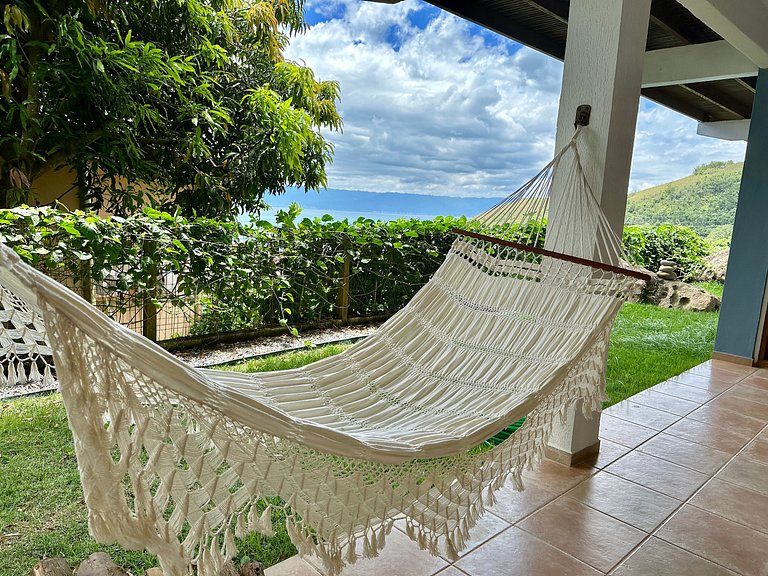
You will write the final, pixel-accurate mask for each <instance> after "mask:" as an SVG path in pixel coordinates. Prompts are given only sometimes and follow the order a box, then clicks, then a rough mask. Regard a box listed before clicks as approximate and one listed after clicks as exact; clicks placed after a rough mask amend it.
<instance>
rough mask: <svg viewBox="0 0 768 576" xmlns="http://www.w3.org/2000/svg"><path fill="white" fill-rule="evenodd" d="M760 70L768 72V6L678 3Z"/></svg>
mask: <svg viewBox="0 0 768 576" xmlns="http://www.w3.org/2000/svg"><path fill="white" fill-rule="evenodd" d="M678 1H679V2H680V4H682V5H683V6H684V7H685V8H687V9H688V10H689V11H690V12H691V13H692V14H693V15H694V16H696V18H698V19H699V20H701V21H702V22H703V23H704V24H706V25H707V26H709V27H710V28H711V29H712V30H714V31H715V32H716V33H718V34H719V35H720V36H722V37H723V38H724V39H725V40H727V41H728V42H729V43H730V44H731V45H732V46H734V47H735V48H736V49H737V50H739V51H740V52H742V53H743V54H744V55H745V56H746V57H747V58H749V59H750V60H752V62H754V63H755V64H756V65H757V66H758V67H759V68H768V35H767V34H766V33H765V31H766V30H768V6H767V5H766V3H765V2H761V1H759V0H750V1H747V0H739V1H738V2H735V1H734V0H678Z"/></svg>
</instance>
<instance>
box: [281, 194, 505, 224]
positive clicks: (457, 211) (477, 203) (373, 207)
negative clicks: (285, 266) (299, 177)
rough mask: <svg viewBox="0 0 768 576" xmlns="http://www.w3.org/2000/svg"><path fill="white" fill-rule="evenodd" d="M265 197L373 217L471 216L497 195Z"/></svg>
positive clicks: (309, 209) (308, 209)
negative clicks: (489, 196)
mask: <svg viewBox="0 0 768 576" xmlns="http://www.w3.org/2000/svg"><path fill="white" fill-rule="evenodd" d="M266 200H267V202H268V203H269V204H270V206H272V208H273V210H274V209H279V208H283V209H284V208H286V207H288V206H289V205H290V204H291V202H296V203H298V204H300V205H301V206H302V208H303V209H304V212H305V213H307V215H310V216H315V215H318V214H325V213H327V214H331V215H332V216H334V217H336V218H356V217H357V216H363V217H366V218H373V219H392V218H397V217H406V218H410V217H412V218H422V219H430V218H434V217H435V216H474V215H476V214H479V213H481V212H484V211H485V210H487V209H488V208H491V207H493V206H495V205H496V204H497V203H498V202H499V201H500V200H501V198H467V197H455V196H431V195H428V194H400V193H394V192H381V193H380V192H360V191H355V190H336V189H328V190H323V191H321V192H313V191H310V192H304V191H303V190H297V189H289V190H288V191H287V192H286V193H285V194H283V195H282V196H270V197H268V198H266ZM382 216H384V218H382Z"/></svg>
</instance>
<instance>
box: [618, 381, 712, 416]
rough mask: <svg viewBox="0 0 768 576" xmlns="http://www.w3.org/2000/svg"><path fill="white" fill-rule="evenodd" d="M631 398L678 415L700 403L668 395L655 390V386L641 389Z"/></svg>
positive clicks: (691, 409) (694, 408) (691, 410)
mask: <svg viewBox="0 0 768 576" xmlns="http://www.w3.org/2000/svg"><path fill="white" fill-rule="evenodd" d="M632 400H634V401H635V402H638V403H639V404H645V405H646V406H650V407H651V408H656V409H658V410H664V411H665V412H671V413H672V414H677V415H678V416H685V415H686V414H688V413H689V412H693V411H694V410H696V408H698V407H699V406H700V405H701V404H699V403H698V402H691V401H690V400H684V399H683V398H678V397H677V396H670V395H669V394H664V393H662V392H659V391H658V390H656V387H653V388H649V389H648V390H643V391H642V392H640V393H639V394H635V395H634V396H632Z"/></svg>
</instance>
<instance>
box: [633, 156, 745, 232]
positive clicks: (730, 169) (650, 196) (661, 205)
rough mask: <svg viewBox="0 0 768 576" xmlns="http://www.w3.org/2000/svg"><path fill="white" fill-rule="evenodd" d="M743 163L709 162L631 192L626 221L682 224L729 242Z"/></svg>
mask: <svg viewBox="0 0 768 576" xmlns="http://www.w3.org/2000/svg"><path fill="white" fill-rule="evenodd" d="M743 167H744V164H743V163H734V162H710V163H709V164H704V165H702V166H699V167H698V168H696V170H694V172H693V174H691V175H690V176H686V177H685V178H681V179H680V180H675V181H674V182H669V183H667V184H662V185H660V186H654V187H653V188H648V189H647V190H642V191H640V192H636V193H634V194H630V196H629V199H628V201H627V218H626V223H627V224H649V225H659V224H681V225H684V226H689V227H690V228H692V229H693V230H694V231H696V232H697V233H698V234H699V235H700V236H703V237H707V238H708V239H709V240H710V241H711V242H717V241H719V240H726V239H727V242H728V243H729V242H730V237H731V230H732V228H733V219H734V217H735V215H736V201H737V198H738V195H739V185H740V183H741V171H742V168H743Z"/></svg>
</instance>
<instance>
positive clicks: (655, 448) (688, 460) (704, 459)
mask: <svg viewBox="0 0 768 576" xmlns="http://www.w3.org/2000/svg"><path fill="white" fill-rule="evenodd" d="M638 450H640V452H644V453H646V454H650V455H651V456H656V457H657V458H661V459H662V460H668V461H670V462H674V463H675V464H679V465H680V466H685V467H686V468H691V469H693V470H696V471H698V472H703V473H704V474H714V473H715V472H716V471H717V470H719V469H720V468H721V467H722V466H723V465H724V464H725V463H726V462H728V460H730V459H731V457H732V454H728V453H727V452H721V451H720V450H715V449H714V448H710V447H709V446H704V445H703V444H697V443H696V442H691V441H690V440H685V439H684V438H679V437H677V436H673V435H672V434H658V435H656V436H654V437H653V438H651V439H650V440H648V442H646V443H645V444H643V445H642V446H640V447H639V448H638Z"/></svg>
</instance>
